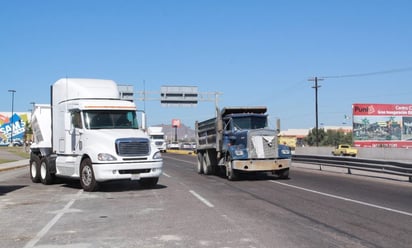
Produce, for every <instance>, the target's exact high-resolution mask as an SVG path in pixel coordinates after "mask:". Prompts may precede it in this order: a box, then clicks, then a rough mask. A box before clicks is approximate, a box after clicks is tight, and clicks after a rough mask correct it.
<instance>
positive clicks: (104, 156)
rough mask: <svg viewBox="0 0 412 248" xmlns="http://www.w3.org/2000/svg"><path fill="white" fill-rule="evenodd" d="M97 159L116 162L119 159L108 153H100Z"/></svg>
mask: <svg viewBox="0 0 412 248" xmlns="http://www.w3.org/2000/svg"><path fill="white" fill-rule="evenodd" d="M97 159H98V160H99V161H116V160H117V158H116V157H114V156H112V155H110V154H108V153H99V154H97Z"/></svg>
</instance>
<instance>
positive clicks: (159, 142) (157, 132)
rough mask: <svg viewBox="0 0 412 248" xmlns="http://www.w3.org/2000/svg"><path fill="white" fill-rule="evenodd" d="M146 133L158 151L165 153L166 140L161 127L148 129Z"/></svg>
mask: <svg viewBox="0 0 412 248" xmlns="http://www.w3.org/2000/svg"><path fill="white" fill-rule="evenodd" d="M147 132H148V134H149V136H150V139H151V140H152V142H153V143H154V144H155V146H156V147H157V148H158V149H159V151H160V152H166V140H165V133H164V132H163V127H154V126H152V127H148V128H147Z"/></svg>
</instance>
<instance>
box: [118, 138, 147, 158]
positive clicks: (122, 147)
mask: <svg viewBox="0 0 412 248" xmlns="http://www.w3.org/2000/svg"><path fill="white" fill-rule="evenodd" d="M116 152H117V154H118V155H119V156H129V157H130V156H148V155H149V154H150V141H149V139H146V138H127V139H118V140H116Z"/></svg>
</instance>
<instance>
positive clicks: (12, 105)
mask: <svg viewBox="0 0 412 248" xmlns="http://www.w3.org/2000/svg"><path fill="white" fill-rule="evenodd" d="M9 92H10V93H11V117H10V124H11V135H10V140H11V143H10V145H11V146H13V131H14V130H13V126H14V122H13V115H14V93H16V91H15V90H9Z"/></svg>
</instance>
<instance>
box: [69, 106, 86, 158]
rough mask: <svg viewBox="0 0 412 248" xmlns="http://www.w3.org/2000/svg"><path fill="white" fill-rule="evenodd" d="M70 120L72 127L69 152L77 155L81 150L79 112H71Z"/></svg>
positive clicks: (80, 120) (81, 124) (80, 119)
mask: <svg viewBox="0 0 412 248" xmlns="http://www.w3.org/2000/svg"><path fill="white" fill-rule="evenodd" d="M71 120H72V121H71V122H72V127H73V128H72V130H71V151H72V152H73V153H79V151H80V150H82V141H81V134H82V131H81V130H82V129H83V123H82V118H81V113H80V111H79V110H75V111H72V112H71Z"/></svg>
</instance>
